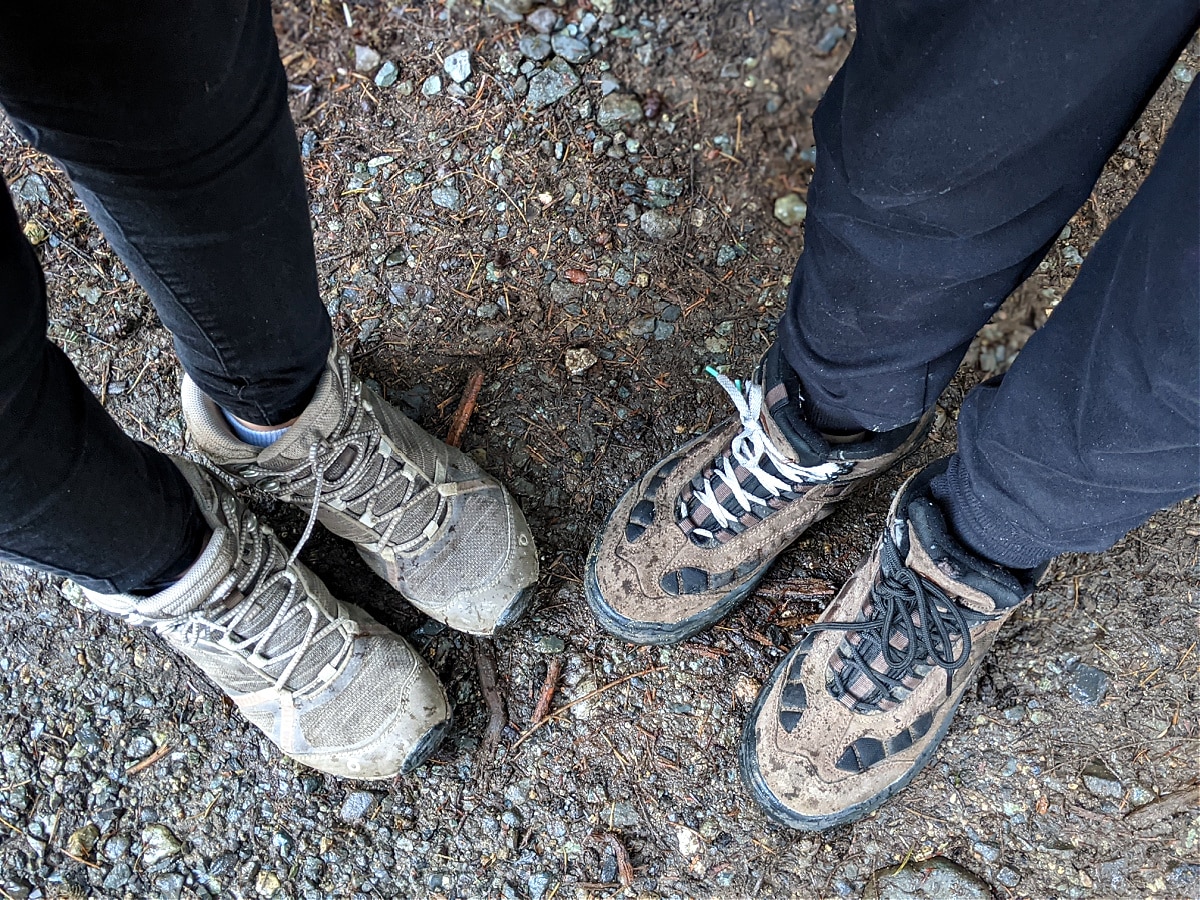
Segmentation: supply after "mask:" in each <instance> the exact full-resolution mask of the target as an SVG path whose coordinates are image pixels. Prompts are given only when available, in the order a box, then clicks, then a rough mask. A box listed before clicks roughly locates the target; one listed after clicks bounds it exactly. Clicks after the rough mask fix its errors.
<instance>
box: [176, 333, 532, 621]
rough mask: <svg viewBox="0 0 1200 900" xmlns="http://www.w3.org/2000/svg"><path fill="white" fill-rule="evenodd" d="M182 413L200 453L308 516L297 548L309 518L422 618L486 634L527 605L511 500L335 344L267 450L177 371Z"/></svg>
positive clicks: (521, 530)
mask: <svg viewBox="0 0 1200 900" xmlns="http://www.w3.org/2000/svg"><path fill="white" fill-rule="evenodd" d="M183 411H184V416H185V418H186V419H187V423H188V428H189V429H190V431H191V433H192V437H193V439H194V440H195V442H196V445H197V447H198V448H199V449H200V450H201V451H202V452H203V453H204V454H205V455H206V456H207V457H208V458H209V459H210V460H212V461H213V462H214V463H215V464H217V465H218V466H220V467H221V468H222V469H224V470H225V471H226V472H229V473H230V474H232V475H234V476H236V477H237V478H240V479H242V480H243V481H245V482H247V483H249V484H251V485H253V486H255V487H257V488H259V489H260V490H262V491H265V492H266V493H268V494H271V495H273V496H275V497H277V498H279V499H281V500H285V501H287V502H290V503H293V504H295V505H296V506H299V507H300V508H301V509H303V510H305V511H306V512H307V513H308V514H309V522H308V528H306V529H305V534H304V537H302V538H301V540H300V544H303V543H304V542H305V540H306V539H307V537H308V534H309V532H310V531H311V529H312V526H313V524H314V522H315V521H320V522H321V523H322V524H323V525H325V527H326V528H328V529H329V530H330V531H332V532H333V533H334V534H337V535H339V536H340V537H343V538H346V539H348V540H350V541H352V542H353V543H354V544H355V545H356V546H357V549H358V552H359V555H361V556H362V558H363V559H364V560H366V562H367V565H369V566H370V567H371V568H372V569H373V570H374V571H375V573H376V574H378V575H379V576H380V577H382V578H384V579H385V580H386V581H387V582H388V583H389V584H390V585H391V586H392V587H393V588H395V589H396V590H397V591H399V592H400V593H401V594H402V595H403V596H404V598H405V599H406V600H408V601H409V602H410V603H411V604H412V605H413V606H415V607H417V609H419V610H421V611H422V612H423V613H425V614H426V615H427V616H429V617H430V618H433V619H436V620H437V621H439V622H443V623H445V624H446V625H449V626H450V627H451V628H454V629H457V630H458V631H465V632H468V633H470V634H477V635H491V634H494V633H495V632H496V631H497V630H499V629H501V628H503V627H505V626H507V625H509V624H511V623H512V622H514V621H515V620H516V619H517V618H518V617H519V616H520V615H521V613H522V612H523V611H524V610H525V608H526V607H527V606H528V604H529V601H530V599H531V597H532V595H533V586H534V583H535V582H536V581H537V575H538V558H537V551H536V549H535V547H534V543H533V537H532V535H531V534H530V532H529V526H528V525H527V524H526V523H525V517H524V516H523V515H522V514H521V510H520V509H518V508H517V504H516V502H515V501H514V500H513V498H512V497H511V496H510V495H509V493H508V492H507V491H506V490H505V489H504V488H503V487H502V486H501V485H500V483H499V482H498V481H496V480H495V479H494V478H492V477H491V476H490V475H488V474H487V473H486V472H484V471H483V470H482V469H480V468H479V466H478V465H476V464H475V462H474V460H472V459H471V458H470V457H468V456H467V455H466V454H464V453H462V452H460V451H459V450H456V449H455V448H453V447H449V446H447V445H446V444H445V443H443V442H442V441H439V440H438V439H437V438H435V437H433V436H432V435H430V434H427V433H426V432H425V431H423V430H422V429H421V428H420V427H419V426H417V425H416V423H414V422H413V421H412V420H410V419H409V418H407V417H406V416H404V415H402V414H401V413H400V412H398V411H397V410H396V409H395V408H394V407H393V406H391V405H390V404H388V403H386V402H385V401H384V400H382V399H381V398H380V397H379V395H378V394H376V393H375V392H374V391H373V390H371V389H370V388H369V387H366V386H364V385H363V383H362V382H361V381H360V380H359V379H358V378H357V377H355V376H354V375H353V374H352V373H351V371H350V360H349V357H347V355H346V354H345V353H344V352H343V351H341V350H339V349H338V347H337V346H336V344H335V345H334V347H333V349H332V350H331V351H330V354H329V362H328V366H327V368H326V371H325V374H324V375H323V376H322V377H321V380H320V382H319V384H318V386H317V391H316V394H315V395H314V397H313V399H312V402H311V403H309V405H308V408H307V409H306V410H305V411H304V413H303V415H301V416H300V418H299V419H298V420H297V421H296V423H295V424H293V425H292V426H291V427H290V428H288V430H287V431H286V432H285V433H284V435H283V436H282V437H281V438H280V439H279V440H278V441H276V442H275V443H273V444H272V445H271V446H269V447H266V448H258V447H252V446H250V445H248V444H245V443H243V442H242V441H240V440H238V438H236V437H235V436H234V435H233V433H232V431H231V430H230V428H229V426H228V424H227V422H226V420H225V417H224V415H223V414H222V412H221V411H220V410H219V409H218V408H217V406H216V404H215V403H213V401H212V400H210V399H209V398H208V397H206V396H205V395H204V394H203V393H202V392H201V391H200V389H199V388H198V387H197V386H196V384H195V382H193V381H192V380H191V379H190V378H186V377H185V378H184V383H183Z"/></svg>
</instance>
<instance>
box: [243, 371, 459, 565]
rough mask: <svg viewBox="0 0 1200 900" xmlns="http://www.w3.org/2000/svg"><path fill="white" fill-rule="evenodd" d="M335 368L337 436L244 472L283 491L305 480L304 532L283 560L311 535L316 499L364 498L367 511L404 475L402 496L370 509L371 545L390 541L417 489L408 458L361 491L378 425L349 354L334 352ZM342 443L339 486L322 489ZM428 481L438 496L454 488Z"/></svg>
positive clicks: (431, 528)
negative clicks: (274, 464) (345, 457)
mask: <svg viewBox="0 0 1200 900" xmlns="http://www.w3.org/2000/svg"><path fill="white" fill-rule="evenodd" d="M338 370H339V375H340V376H341V383H342V384H343V385H344V386H345V390H346V392H347V394H348V395H349V396H348V397H346V398H345V399H344V401H343V406H344V409H345V412H344V414H343V419H342V421H341V422H339V423H338V425H337V427H336V428H335V429H334V432H333V433H334V434H336V435H338V437H337V438H334V439H330V438H323V439H322V440H321V441H320V442H317V443H314V444H312V445H311V446H310V447H309V450H308V458H307V459H306V460H305V461H304V462H302V463H300V464H298V465H296V466H295V467H293V468H292V469H288V470H284V471H273V470H258V469H256V468H251V469H250V470H249V471H248V472H247V473H246V474H247V475H248V477H250V478H252V479H255V478H257V479H265V481H266V482H267V483H269V482H272V481H274V482H276V483H277V484H286V485H287V488H288V493H289V494H291V495H293V496H296V495H299V492H300V489H302V488H304V487H306V486H308V484H310V483H311V484H312V498H311V500H309V509H308V521H307V522H305V525H304V532H303V533H302V534H301V535H300V539H299V540H298V541H297V542H296V545H295V547H294V548H293V550H292V555H291V558H290V559H289V560H288V562H289V565H290V564H291V563H293V562H295V561H296V560H297V559H298V558H299V556H300V551H301V550H302V549H303V548H304V546H305V544H307V543H308V539H309V538H310V537H311V536H312V533H313V529H314V528H315V526H316V524H317V515H318V513H319V512H320V509H321V504H322V503H328V502H330V501H333V500H351V499H352V500H353V501H354V502H358V503H364V504H365V508H366V509H367V510H368V511H370V510H371V507H372V504H373V503H374V501H375V498H376V497H378V496H379V495H380V494H382V493H384V492H385V491H387V490H390V489H391V488H392V486H393V485H394V484H395V483H396V482H398V481H408V482H409V483H410V487H408V488H407V489H406V490H405V491H404V492H403V494H404V498H403V500H402V501H401V502H400V504H399V505H398V506H396V507H395V508H394V509H391V510H389V511H387V512H386V513H380V514H378V515H375V514H372V521H371V523H370V525H371V527H373V528H375V530H376V533H377V534H378V535H379V539H378V540H377V541H376V542H375V544H373V545H372V547H373V548H378V547H383V546H386V545H387V544H388V543H389V542H390V541H391V539H392V534H393V533H394V532H395V530H396V528H397V527H398V526H399V524H400V522H401V520H402V519H403V518H404V514H405V512H406V511H407V510H408V508H409V506H410V505H411V503H412V502H413V500H414V498H415V496H416V493H417V492H416V491H415V490H414V489H413V487H412V486H411V485H415V482H416V479H417V478H418V477H423V476H418V474H417V473H416V472H414V471H413V468H412V466H411V464H409V463H405V464H402V465H401V466H399V468H398V469H397V471H395V472H393V473H392V474H391V475H389V476H387V477H386V478H383V477H380V478H376V480H375V481H374V482H373V483H372V484H371V485H370V486H369V487H368V488H367V489H366V490H365V491H361V485H360V484H359V476H360V475H361V473H362V472H363V471H364V470H365V469H366V468H367V467H368V465H369V463H370V458H371V456H372V455H373V454H374V453H375V452H376V448H377V447H378V446H379V443H380V442H381V441H382V440H383V433H382V432H383V430H382V426H381V425H380V423H379V422H377V421H376V420H375V418H374V416H373V415H371V414H372V413H373V412H374V410H372V409H371V407H370V405H369V404H368V403H367V402H366V401H365V400H363V399H362V397H361V395H362V383H361V382H360V381H359V380H358V379H357V378H355V377H354V376H353V374H352V373H351V370H350V362H349V358H348V357H346V356H345V355H344V354H339V355H338ZM348 448H353V449H354V450H355V455H354V462H353V463H352V464H351V466H350V469H349V470H348V471H346V472H344V473H342V474H341V475H340V476H339V480H340V481H341V482H342V485H341V487H339V488H338V489H337V490H335V491H332V492H330V493H327V492H326V487H327V485H326V481H325V473H326V470H327V469H328V468H329V466H331V465H332V464H333V462H334V461H335V460H337V459H338V457H339V456H340V455H341V453H342V451H344V450H346V449H348ZM385 455H386V456H387V457H389V458H394V459H397V460H399V461H402V460H403V457H402V456H400V455H398V454H397V453H395V452H388V453H387V454H385ZM306 470H307V471H306ZM433 486H434V487H435V488H436V489H437V490H438V492H439V493H441V494H442V495H443V496H446V495H449V494H452V493H454V491H453V490H451V489H450V488H448V487H447V488H445V489H443V486H441V485H433ZM260 487H262V488H263V489H264V490H266V491H267V492H268V493H273V492H276V491H272V489H271V488H268V487H266V486H265V484H262V483H260ZM356 492H358V493H356ZM439 520H440V516H438V515H436V514H435V515H434V517H433V519H431V521H430V523H429V524H428V525H427V526H426V528H425V529H424V530H423V531H422V532H421V533H420V534H419V535H418V536H417V537H416V538H414V539H413V540H411V541H408V542H406V543H405V544H404V545H403V546H402V547H400V548H399V549H401V550H408V549H411V546H415V545H416V544H417V543H419V541H420V540H422V539H424V540H428V539H429V538H430V537H431V536H432V535H433V534H435V533H436V532H437V530H438V522H439ZM380 526H382V528H380Z"/></svg>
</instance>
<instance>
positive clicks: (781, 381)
mask: <svg viewBox="0 0 1200 900" xmlns="http://www.w3.org/2000/svg"><path fill="white" fill-rule="evenodd" d="M759 377H760V378H761V379H762V386H763V411H762V415H761V416H760V418H761V420H762V423H763V430H764V431H766V432H767V434H768V435H770V436H771V440H772V441H774V442H775V445H776V446H777V447H779V448H780V449H783V450H788V451H790V452H789V453H788V455H789V456H791V457H792V458H793V459H794V460H795V461H796V463H797V464H798V465H801V466H819V465H820V464H821V463H823V462H827V461H828V460H829V444H828V442H827V441H826V440H825V439H824V438H823V437H821V435H820V434H819V433H818V432H817V431H816V429H814V428H813V427H812V426H811V425H809V424H808V422H806V421H805V420H804V414H803V412H802V410H801V408H800V399H799V398H800V378H799V377H798V376H797V375H796V373H795V372H794V371H793V370H792V367H791V366H789V365H788V364H787V362H786V361H784V359H783V354H782V352H781V351H780V350H779V344H778V343H775V344H772V345H771V349H770V350H768V351H767V355H766V356H764V357H763V361H762V364H761V367H760V370H759Z"/></svg>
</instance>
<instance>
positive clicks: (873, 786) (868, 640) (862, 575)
mask: <svg viewBox="0 0 1200 900" xmlns="http://www.w3.org/2000/svg"><path fill="white" fill-rule="evenodd" d="M945 464H946V461H945V460H941V461H939V462H937V463H934V464H933V465H931V466H928V467H926V468H925V469H924V470H922V471H921V472H920V473H918V474H917V475H916V476H914V477H913V478H912V479H910V480H909V482H908V483H907V484H906V485H905V486H904V487H902V488H901V489H900V491H899V492H898V493H897V495H896V500H895V501H894V502H893V504H892V509H891V512H890V513H889V515H888V520H887V525H886V527H885V529H884V533H883V535H882V536H881V537H880V539H879V542H878V543H877V544H876V546H875V549H874V550H873V551H872V552H871V554H870V555H869V556H868V557H867V558H866V559H865V560H864V561H863V562H862V563H861V564H860V565H859V567H858V569H857V571H855V573H854V574H853V575H851V576H850V580H849V581H847V582H846V585H845V586H844V587H843V588H842V590H841V592H840V593H839V594H838V595H837V597H835V598H834V599H833V602H832V603H830V604H829V607H828V608H827V609H826V610H825V612H823V613H822V614H821V617H820V618H819V619H818V620H817V621H816V623H815V624H813V625H812V626H810V627H809V628H808V629H807V630H806V632H805V634H804V636H803V638H802V639H801V640H800V643H799V645H797V646H796V648H795V649H793V650H792V652H791V653H789V654H788V655H787V657H786V658H785V659H784V660H783V662H781V663H780V664H779V665H778V666H777V667H776V669H775V671H774V672H773V673H772V675H771V679H770V681H769V682H768V683H767V684H766V685H765V686H764V687H763V689H762V692H761V693H760V694H759V696H758V700H757V701H756V702H755V705H754V708H753V709H752V710H751V712H750V717H749V719H748V721H747V722H746V729H745V733H744V735H743V738H742V746H741V752H740V754H739V756H740V762H741V769H742V778H743V779H744V781H745V782H746V785H747V787H748V788H749V789H750V792H751V793H752V794H753V795H754V798H755V799H756V800H757V801H758V802H759V803H760V804H761V805H762V806H763V808H764V809H765V810H766V812H767V814H768V815H769V816H770V817H771V818H772V819H774V820H775V821H777V822H779V823H781V824H783V825H789V826H791V827H793V828H801V829H805V830H810V831H818V830H822V829H826V828H833V827H834V826H837V825H844V824H846V823H848V822H853V821H855V820H856V819H859V818H861V817H862V816H864V815H866V814H867V813H869V812H871V811H872V810H874V809H875V808H876V807H878V806H879V805H880V804H881V803H883V802H884V801H885V800H887V799H888V798H889V797H891V796H892V795H893V794H895V793H896V792H897V791H899V790H900V789H901V788H903V787H904V786H905V785H907V784H908V783H909V782H910V781H911V780H912V779H913V777H914V776H915V775H916V774H917V772H919V771H920V770H921V767H922V766H924V765H925V763H927V762H928V761H929V760H930V758H931V757H932V756H933V753H934V751H935V750H936V749H937V745H938V742H940V741H941V739H942V736H943V735H944V734H945V733H946V730H947V728H948V727H949V726H950V721H951V718H952V717H953V715H954V710H955V708H956V707H957V706H958V702H959V700H961V699H962V695H963V692H964V691H965V690H966V689H967V687H968V685H970V684H971V683H972V682H973V681H974V680H975V676H976V673H977V672H978V670H979V664H980V663H981V662H982V661H983V657H984V655H985V654H986V653H987V651H988V649H989V648H990V647H991V646H992V642H993V641H994V640H995V639H996V635H997V633H998V632H999V631H1000V626H1001V625H1003V624H1004V621H1005V619H1007V618H1008V617H1009V615H1011V614H1012V612H1013V610H1014V609H1016V607H1017V606H1019V605H1020V604H1021V603H1022V602H1024V601H1025V600H1026V599H1027V598H1028V597H1029V595H1030V593H1032V591H1033V584H1034V582H1035V581H1036V579H1037V573H1033V572H1013V571H1011V570H1008V569H1003V568H1000V567H998V566H996V565H993V564H992V563H989V562H986V561H984V560H982V559H980V558H978V557H976V556H974V555H973V554H972V553H970V552H969V551H968V550H966V549H965V548H964V547H962V546H961V545H960V544H959V543H958V542H957V541H956V540H955V539H954V538H953V537H951V536H950V534H949V533H948V530H947V527H946V523H945V520H944V519H943V517H942V513H941V511H940V510H939V508H938V507H937V505H936V504H935V503H934V502H933V500H931V499H930V498H929V494H928V488H929V482H930V481H931V480H932V479H933V478H934V477H935V476H936V475H938V474H940V473H941V472H942V471H944V469H945Z"/></svg>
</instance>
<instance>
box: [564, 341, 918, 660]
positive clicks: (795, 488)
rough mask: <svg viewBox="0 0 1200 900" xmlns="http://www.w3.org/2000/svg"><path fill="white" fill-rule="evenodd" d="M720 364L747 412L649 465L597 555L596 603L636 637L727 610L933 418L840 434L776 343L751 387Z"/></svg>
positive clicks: (589, 572) (667, 635)
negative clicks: (802, 397) (819, 426)
mask: <svg viewBox="0 0 1200 900" xmlns="http://www.w3.org/2000/svg"><path fill="white" fill-rule="evenodd" d="M710 374H712V375H713V376H714V377H715V378H716V379H717V381H718V382H720V384H721V386H722V387H723V388H724V389H725V391H726V393H728V394H729V398H730V399H731V400H732V401H733V404H734V406H735V407H736V409H737V413H738V415H737V417H736V418H734V419H732V420H730V421H728V422H726V423H725V424H723V425H720V426H718V427H716V428H714V429H713V430H712V431H710V432H708V433H707V434H705V435H702V436H701V437H699V438H697V439H696V440H694V441H692V442H691V443H689V444H687V445H685V446H684V447H681V448H680V449H678V450H676V451H675V452H674V453H671V454H670V455H669V456H667V457H666V458H665V459H663V460H660V461H659V462H658V463H657V464H656V465H655V466H654V467H653V468H651V469H650V471H648V472H647V473H646V474H645V475H643V476H642V478H641V480H639V481H638V482H637V483H636V484H634V485H633V487H631V488H630V489H629V490H628V491H626V493H625V495H624V496H623V497H622V498H621V499H620V500H619V501H618V502H617V506H616V508H615V509H614V510H613V512H612V513H611V514H610V516H609V518H608V521H607V522H605V524H604V526H603V527H602V528H601V530H600V534H599V535H598V536H597V538H596V541H595V543H594V544H593V546H592V550H591V553H590V554H589V556H588V561H587V566H586V570H585V576H584V592H585V595H586V597H587V600H588V604H589V605H590V606H591V608H592V611H593V612H594V613H595V615H596V617H597V618H598V619H599V621H600V624H601V625H602V626H603V627H604V628H605V630H607V631H608V632H610V633H611V634H614V635H616V636H618V637H621V638H624V639H625V640H627V641H632V642H633V643H637V644H668V643H673V642H675V641H682V640H684V639H685V638H688V637H691V636H692V635H693V634H696V633H697V632H699V631H702V630H703V629H705V628H707V627H709V626H710V625H712V624H714V623H715V622H717V621H719V620H720V619H722V618H723V617H725V616H726V615H728V614H729V612H730V611H732V610H733V608H734V607H735V606H737V604H738V603H739V602H741V600H742V599H744V598H745V597H746V596H747V595H748V594H749V593H750V592H751V590H753V588H754V586H755V585H756V584H758V582H759V580H760V579H761V578H762V577H763V575H765V574H766V572H767V569H768V568H770V565H771V563H772V562H773V561H774V560H775V557H777V556H778V555H779V554H780V552H782V551H783V550H784V549H785V548H786V547H787V546H788V545H789V544H791V543H792V542H793V541H795V540H796V539H797V538H798V537H799V536H800V535H801V534H802V533H803V532H804V531H805V529H807V528H808V527H809V526H810V525H812V524H813V523H815V522H818V521H820V520H821V519H823V518H824V517H825V516H827V515H829V514H830V513H831V512H832V511H833V509H834V505H835V504H836V503H838V502H839V501H841V500H844V499H845V498H846V497H848V496H849V495H850V494H851V493H852V492H853V491H854V490H855V489H856V488H858V487H859V486H861V485H863V484H865V483H866V482H867V481H869V480H870V479H871V478H873V477H874V476H876V475H878V474H880V473H881V472H883V471H885V470H886V469H888V468H890V467H891V466H893V465H895V464H896V463H897V462H898V461H899V460H900V459H902V458H903V457H905V456H906V455H907V454H909V453H911V452H912V451H913V450H914V449H916V448H917V447H918V446H919V445H920V443H921V441H923V440H924V438H925V435H926V434H927V432H928V430H929V423H930V421H931V418H932V413H930V414H928V415H926V416H925V417H923V418H922V419H921V421H919V422H917V423H915V424H914V425H910V426H907V427H905V428H901V429H897V430H895V431H889V432H884V433H879V434H875V433H870V432H864V433H863V434H862V435H859V436H856V439H854V440H850V441H846V442H840V443H830V441H828V440H826V438H824V437H823V436H822V435H820V434H819V433H818V432H816V431H815V430H814V429H813V428H812V427H811V426H809V425H808V424H807V423H806V422H805V420H804V417H803V415H802V413H801V410H800V402H799V401H798V400H797V399H796V398H797V397H798V396H799V394H800V386H799V384H798V380H797V378H796V376H795V374H794V373H793V372H792V371H791V368H790V367H789V366H787V364H786V363H784V362H783V360H782V358H781V355H780V353H779V351H778V349H777V347H772V348H771V349H770V350H769V351H768V352H767V354H766V356H765V357H764V358H763V361H762V362H761V363H760V364H759V366H758V368H757V370H756V371H755V373H754V378H753V380H752V381H751V382H750V383H749V384H747V385H746V386H745V388H744V390H743V389H742V387H741V385H737V384H734V383H732V382H730V381H729V379H727V378H725V377H724V376H721V375H718V374H717V373H716V372H712V371H711V370H710Z"/></svg>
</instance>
